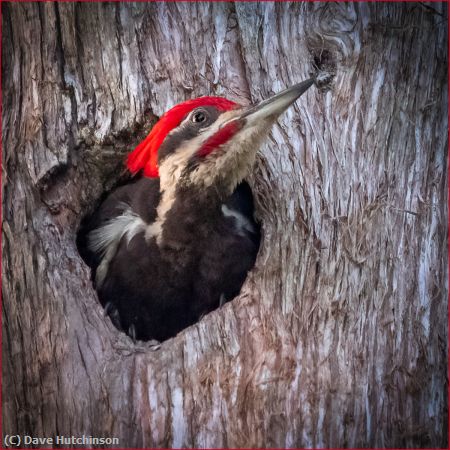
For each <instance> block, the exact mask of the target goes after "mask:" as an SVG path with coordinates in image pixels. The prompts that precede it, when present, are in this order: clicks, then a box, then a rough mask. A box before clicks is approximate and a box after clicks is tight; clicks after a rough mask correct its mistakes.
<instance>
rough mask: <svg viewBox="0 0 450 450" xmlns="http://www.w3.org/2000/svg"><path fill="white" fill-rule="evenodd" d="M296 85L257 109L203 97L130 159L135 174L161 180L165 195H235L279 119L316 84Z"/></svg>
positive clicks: (168, 120) (163, 122) (169, 116)
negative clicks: (181, 191) (189, 190)
mask: <svg viewBox="0 0 450 450" xmlns="http://www.w3.org/2000/svg"><path fill="white" fill-rule="evenodd" d="M313 83H314V81H313V80H312V79H310V80H307V81H304V82H302V83H299V84H296V85H295V86H292V87H291V88H289V89H286V90H284V91H282V92H280V93H279V94H277V95H275V96H273V97H271V98H269V99H268V100H265V101H263V102H261V103H259V104H257V105H252V106H241V105H239V104H237V103H234V102H232V101H229V100H227V99H224V98H221V97H200V98H197V99H194V100H188V101H186V102H184V103H180V104H178V105H176V106H175V107H173V108H172V109H170V110H169V111H168V112H166V113H165V114H164V115H163V116H162V117H161V119H160V120H159V121H158V123H157V124H156V125H155V126H154V127H153V129H152V131H151V132H150V134H149V135H148V136H147V138H146V139H145V140H144V141H143V142H141V143H140V144H139V145H138V146H137V147H136V149H135V150H134V151H133V152H132V153H130V155H129V156H128V161H127V166H128V169H129V170H130V171H131V172H132V173H136V172H138V171H140V170H143V171H144V175H145V176H148V177H158V176H159V177H160V184H161V190H162V191H164V190H166V189H168V188H169V187H170V188H172V190H173V188H174V187H175V186H186V187H189V186H196V187H199V188H202V189H204V188H209V187H212V186H213V187H214V188H215V189H216V190H218V191H219V192H221V193H223V194H230V193H231V192H233V190H234V188H235V187H236V185H237V184H238V183H239V182H240V181H242V180H243V179H244V178H245V176H247V175H248V173H249V172H250V170H251V167H252V165H253V163H254V160H255V156H256V153H257V151H258V149H259V146H260V144H261V141H262V139H263V138H264V137H265V136H266V135H267V134H268V132H269V131H270V127H271V125H272V124H273V122H274V121H275V120H276V119H277V117H278V116H279V115H280V114H281V113H282V112H284V111H285V110H286V109H287V108H288V107H289V106H290V105H291V104H292V103H294V102H295V100H297V99H298V98H299V97H300V96H301V95H302V94H303V93H304V92H305V91H306V90H307V89H308V88H309V87H310V86H311V85H312V84H313Z"/></svg>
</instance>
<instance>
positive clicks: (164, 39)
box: [2, 3, 448, 447]
mask: <svg viewBox="0 0 450 450" xmlns="http://www.w3.org/2000/svg"><path fill="white" fill-rule="evenodd" d="M2 13H3V18H2V27H3V28H2V29H3V41H2V55H3V66H2V90H3V115H2V121H3V122H2V124H3V128H2V132H3V177H2V181H3V184H2V188H3V197H2V198H3V240H2V252H3V253H2V254H3V267H2V273H3V283H2V289H3V328H2V329H3V340H2V345H3V366H2V367H3V372H2V373H3V384H2V387H3V394H2V395H3V397H2V398H3V434H4V435H7V434H9V435H21V436H22V437H23V436H25V435H30V436H35V437H53V438H55V437H56V436H62V435H64V436H82V435H86V436H94V437H117V438H119V441H120V443H119V444H118V445H117V446H120V447H124V446H125V447H144V446H148V447H156V446H163V447H180V446H183V447H184V446H186V447H251V446H254V447H275V446H276V447H328V446H332V447H347V446H352V447H354V446H356V447H370V446H375V447H393V446H394V447H447V444H448V442H447V439H448V436H447V424H448V419H447V414H448V412H447V407H448V405H447V342H448V340H447V247H448V245H447V219H448V211H447V201H448V200H447V187H448V185H447V144H448V141H447V89H448V86H447V6H446V4H438V3H432V4H421V3H403V4H386V3H351V4H341V3H339V4H334V3H326V4H325V3H314V4H310V3H308V4H306V3H199V4H196V3H179V4H176V3H136V4H133V3H124V4H120V3H102V4H99V3H92V4H89V3H60V4H57V3H2ZM324 65H327V66H328V67H334V69H333V70H334V72H335V76H334V79H333V83H332V86H331V89H322V90H320V89H316V88H312V89H310V90H309V91H308V92H307V93H306V94H305V95H304V96H303V97H302V98H301V99H300V101H298V102H297V103H296V104H295V106H294V107H292V108H291V109H290V110H289V111H288V112H287V113H285V114H284V115H283V116H282V117H281V118H280V120H279V121H278V123H277V124H276V125H275V126H274V127H273V129H272V132H271V134H270V137H269V138H268V139H267V143H266V144H265V145H264V146H263V148H262V149H261V152H260V156H259V158H258V162H257V165H256V168H255V171H254V173H253V174H252V177H251V180H250V182H251V184H252V186H253V190H254V193H255V196H256V208H257V213H258V216H259V218H260V220H261V221H262V229H263V237H262V243H261V248H260V251H259V255H258V259H257V262H256V266H255V268H254V270H253V271H252V272H251V273H250V275H249V277H248V279H247V281H246V283H245V285H244V287H243V289H242V292H241V295H240V296H239V297H238V298H237V299H236V300H234V301H233V302H231V303H229V304H227V305H226V306H224V307H223V308H221V309H220V310H217V311H215V312H213V313H211V314H209V315H207V316H206V317H204V318H203V319H202V320H201V321H200V322H199V323H198V324H196V325H194V326H192V327H190V328H188V329H186V330H185V331H183V332H182V333H180V334H179V335H178V336H177V337H176V338H174V339H171V340H168V341H166V342H164V343H163V344H162V346H161V348H160V349H159V350H157V351H151V350H149V348H148V347H147V346H146V345H145V344H143V343H137V344H134V343H133V342H132V341H131V340H130V339H129V338H128V337H126V336H125V335H123V334H122V333H120V332H119V331H117V330H116V329H115V328H114V327H113V325H112V324H111V323H110V321H109V319H106V318H105V317H104V316H103V311H102V308H101V306H100V305H99V303H98V301H97V297H96V293H95V290H94V289H93V287H92V285H91V282H90V273H89V270H88V268H87V267H86V265H85V264H84V263H83V261H82V259H81V258H80V256H79V254H78V252H77V248H76V244H75V239H76V233H77V230H78V227H79V224H80V221H81V219H82V218H83V217H84V216H85V215H86V214H88V213H89V212H90V211H92V209H93V208H95V207H96V205H97V204H98V200H99V198H100V196H101V195H102V193H103V192H104V191H106V190H108V189H110V188H111V187H112V186H113V185H114V184H115V183H116V182H117V180H118V179H119V178H120V176H121V174H122V172H123V160H124V156H125V154H126V153H127V152H128V151H130V150H132V149H133V148H134V146H135V145H136V144H137V143H138V142H139V141H140V140H141V139H142V138H143V137H144V136H145V135H146V133H148V131H149V129H150V128H151V126H152V125H153V123H154V122H155V120H156V119H157V117H159V116H160V115H161V114H162V113H163V112H164V111H166V110H167V109H168V108H170V107H171V106H173V105H174V104H175V103H177V102H179V101H183V100H186V99H188V98H193V97H197V96H201V95H211V94H212V95H223V96H226V97H228V98H230V99H232V100H237V101H239V102H241V103H248V102H253V101H255V102H256V101H259V100H261V99H264V98H266V97H268V96H269V95H271V94H273V93H275V92H278V91H280V90H281V89H283V88H285V87H287V86H289V85H292V84H294V83H296V82H299V81H302V80H304V79H306V78H308V77H309V76H310V73H311V72H314V70H315V69H314V67H315V66H324ZM23 446H24V445H23ZM86 446H87V447H89V446H90V445H86Z"/></svg>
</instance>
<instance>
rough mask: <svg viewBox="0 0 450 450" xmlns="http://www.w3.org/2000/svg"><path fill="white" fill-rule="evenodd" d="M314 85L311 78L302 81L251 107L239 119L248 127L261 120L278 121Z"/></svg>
mask: <svg viewBox="0 0 450 450" xmlns="http://www.w3.org/2000/svg"><path fill="white" fill-rule="evenodd" d="M313 84H314V80H313V79H312V78H310V79H309V80H306V81H302V82H301V83H298V84H296V85H294V86H292V87H290V88H288V89H285V90H284V91H281V92H279V93H278V94H276V95H274V96H273V97H270V98H268V99H267V100H264V101H262V102H261V103H259V104H257V105H255V106H251V107H250V109H247V110H246V111H245V112H244V113H243V114H242V115H241V116H240V117H239V119H245V122H246V125H247V126H248V125H251V124H254V123H257V122H260V121H261V119H267V118H273V119H276V118H277V117H278V116H279V115H280V114H281V113H282V112H284V111H285V110H286V109H287V108H288V107H289V106H290V105H292V103H294V102H295V100H297V99H298V98H299V97H300V96H301V95H302V94H303V93H304V92H306V91H307V90H308V89H309V88H310V87H311V86H312V85H313Z"/></svg>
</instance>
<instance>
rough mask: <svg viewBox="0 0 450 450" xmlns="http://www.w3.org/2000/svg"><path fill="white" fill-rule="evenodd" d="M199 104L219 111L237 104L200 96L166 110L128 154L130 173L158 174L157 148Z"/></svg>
mask: <svg viewBox="0 0 450 450" xmlns="http://www.w3.org/2000/svg"><path fill="white" fill-rule="evenodd" d="M199 106H214V107H215V108H217V109H218V110H220V111H229V110H232V109H234V108H236V107H237V106H239V105H238V104H237V103H234V102H232V101H230V100H227V99H226V98H222V97H200V98H196V99H193V100H188V101H186V102H183V103H179V104H178V105H176V106H174V107H173V108H172V109H170V110H169V111H167V112H166V113H165V114H164V115H163V116H162V117H161V119H159V121H158V122H157V123H156V125H155V126H154V127H153V128H152V130H151V131H150V133H149V135H148V136H147V137H146V138H145V139H144V140H143V141H142V142H141V143H140V144H139V145H138V146H137V147H136V148H135V149H134V150H133V151H132V152H131V153H130V154H129V155H128V159H127V167H128V169H129V170H130V172H131V173H133V174H134V173H136V172H139V171H140V170H142V169H143V170H144V175H145V176H146V177H157V176H158V150H159V147H160V146H161V144H162V143H163V141H164V139H165V138H166V136H167V135H168V134H169V133H170V131H172V130H173V129H174V128H176V127H177V126H178V125H180V123H181V122H182V121H183V120H184V119H185V118H186V116H187V115H188V114H189V113H190V112H191V111H192V110H194V109H195V108H198V107H199Z"/></svg>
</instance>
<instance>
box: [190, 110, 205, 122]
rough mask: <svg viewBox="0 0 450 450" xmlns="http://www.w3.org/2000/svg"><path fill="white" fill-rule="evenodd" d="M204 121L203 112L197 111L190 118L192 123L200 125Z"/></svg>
mask: <svg viewBox="0 0 450 450" xmlns="http://www.w3.org/2000/svg"><path fill="white" fill-rule="evenodd" d="M205 120H206V114H205V113H204V112H203V111H197V112H196V113H194V115H193V116H192V122H194V123H202V122H204V121H205Z"/></svg>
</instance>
